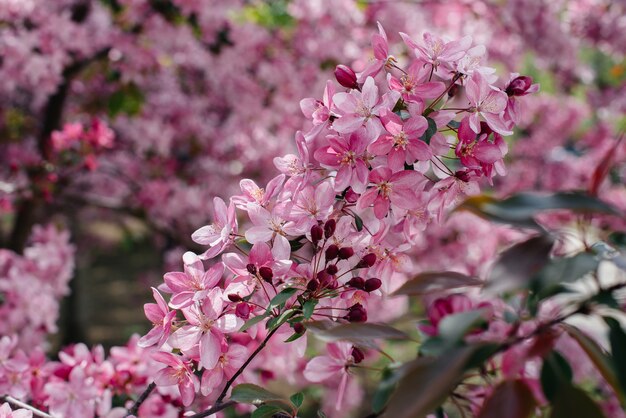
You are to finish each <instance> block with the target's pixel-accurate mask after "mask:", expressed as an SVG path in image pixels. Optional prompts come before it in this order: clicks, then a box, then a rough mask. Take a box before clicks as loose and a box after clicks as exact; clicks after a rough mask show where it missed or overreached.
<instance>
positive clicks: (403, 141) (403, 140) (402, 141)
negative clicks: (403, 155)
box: [393, 131, 409, 149]
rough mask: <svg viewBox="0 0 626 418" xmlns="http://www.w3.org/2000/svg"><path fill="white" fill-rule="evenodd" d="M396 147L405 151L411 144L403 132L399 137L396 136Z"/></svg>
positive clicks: (394, 138)
mask: <svg viewBox="0 0 626 418" xmlns="http://www.w3.org/2000/svg"><path fill="white" fill-rule="evenodd" d="M393 141H394V146H395V147H396V148H402V149H405V148H406V146H407V144H408V143H409V139H408V138H407V135H406V133H405V132H404V131H401V132H400V133H399V134H398V135H394V137H393Z"/></svg>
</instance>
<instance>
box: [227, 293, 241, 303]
mask: <svg viewBox="0 0 626 418" xmlns="http://www.w3.org/2000/svg"><path fill="white" fill-rule="evenodd" d="M228 300H230V301H231V302H241V301H242V300H243V298H242V297H241V296H239V295H238V294H236V293H231V294H230V295H228Z"/></svg>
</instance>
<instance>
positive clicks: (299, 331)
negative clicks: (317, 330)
mask: <svg viewBox="0 0 626 418" xmlns="http://www.w3.org/2000/svg"><path fill="white" fill-rule="evenodd" d="M293 330H294V332H295V333H296V334H302V333H303V332H304V325H302V323H300V322H298V323H295V324H293Z"/></svg>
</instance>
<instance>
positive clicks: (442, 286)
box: [392, 271, 484, 296]
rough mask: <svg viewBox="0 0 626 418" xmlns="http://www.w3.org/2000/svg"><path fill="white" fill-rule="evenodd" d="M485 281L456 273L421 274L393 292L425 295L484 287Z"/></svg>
mask: <svg viewBox="0 0 626 418" xmlns="http://www.w3.org/2000/svg"><path fill="white" fill-rule="evenodd" d="M483 284H484V282H483V281H481V280H479V279H476V278H474V277H471V276H467V275H465V274H461V273H457V272H455V271H437V272H426V273H420V274H418V275H417V276H415V277H413V278H412V279H411V280H409V281H407V282H406V283H404V284H403V285H402V286H400V288H398V289H397V290H396V291H395V292H393V294H392V296H395V295H425V294H429V293H436V292H440V291H443V290H450V289H458V288H460V287H470V286H482V285H483Z"/></svg>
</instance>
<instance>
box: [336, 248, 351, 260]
mask: <svg viewBox="0 0 626 418" xmlns="http://www.w3.org/2000/svg"><path fill="white" fill-rule="evenodd" d="M353 255H354V250H353V249H352V247H343V248H341V249H340V250H339V254H337V256H338V257H339V259H340V260H347V259H348V258H350V257H352V256H353Z"/></svg>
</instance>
